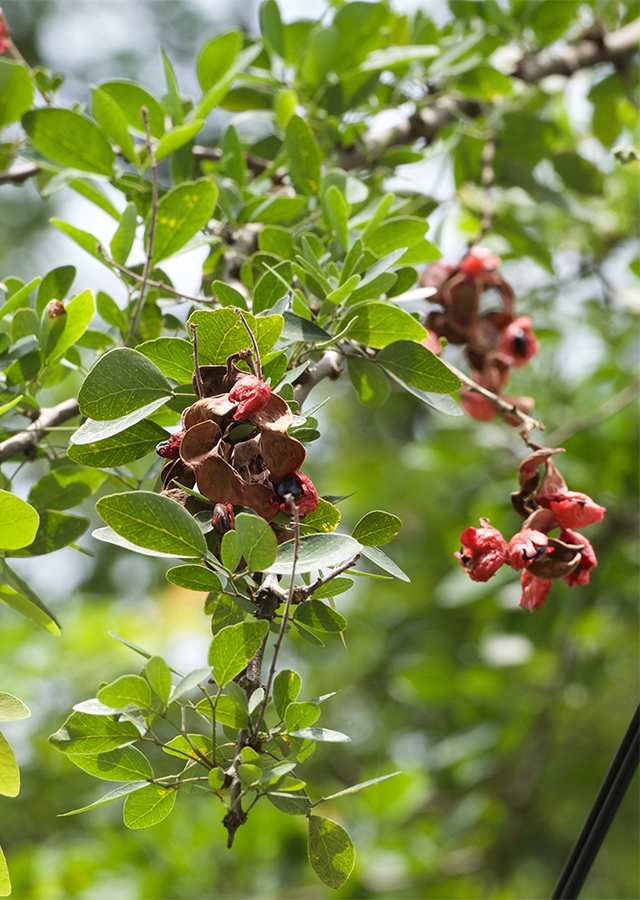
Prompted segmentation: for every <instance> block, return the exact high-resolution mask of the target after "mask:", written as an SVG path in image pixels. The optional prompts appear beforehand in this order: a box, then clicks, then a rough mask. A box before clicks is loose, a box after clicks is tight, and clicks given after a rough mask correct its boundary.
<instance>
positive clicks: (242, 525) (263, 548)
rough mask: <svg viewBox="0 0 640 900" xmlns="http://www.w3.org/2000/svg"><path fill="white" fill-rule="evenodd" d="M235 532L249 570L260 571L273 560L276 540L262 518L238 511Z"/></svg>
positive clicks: (276, 546)
mask: <svg viewBox="0 0 640 900" xmlns="http://www.w3.org/2000/svg"><path fill="white" fill-rule="evenodd" d="M236 534H237V536H238V545H239V547H240V552H241V553H242V556H244V558H245V560H246V563H247V567H248V568H249V570H250V571H251V572H262V571H263V570H264V569H267V568H268V567H269V566H270V565H271V563H272V562H273V561H274V560H275V558H276V554H277V552H278V542H277V541H276V536H275V534H274V532H273V530H272V529H271V528H269V526H268V525H267V523H266V522H265V521H264V519H261V518H259V517H258V516H252V515H249V514H248V513H239V514H238V515H237V516H236ZM211 590H213V588H211Z"/></svg>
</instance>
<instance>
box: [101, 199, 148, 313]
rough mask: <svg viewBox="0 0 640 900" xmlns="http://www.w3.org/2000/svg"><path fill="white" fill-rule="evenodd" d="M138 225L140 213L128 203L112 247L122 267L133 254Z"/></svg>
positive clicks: (133, 205)
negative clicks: (132, 249)
mask: <svg viewBox="0 0 640 900" xmlns="http://www.w3.org/2000/svg"><path fill="white" fill-rule="evenodd" d="M137 224H138V211H137V208H136V205H135V203H127V205H126V207H125V209H124V212H123V213H122V215H121V216H120V224H119V225H118V227H117V228H116V232H115V234H114V236H113V237H112V238H111V245H110V248H111V255H112V256H113V258H114V259H115V261H116V262H117V263H119V264H120V265H121V266H124V265H126V262H127V260H128V259H129V254H130V253H131V248H132V247H133V241H134V238H135V236H136V226H137ZM98 310H99V307H98ZM118 312H120V310H118ZM101 315H102V313H101ZM103 318H104V316H103ZM110 324H112V323H110ZM116 327H119V326H116Z"/></svg>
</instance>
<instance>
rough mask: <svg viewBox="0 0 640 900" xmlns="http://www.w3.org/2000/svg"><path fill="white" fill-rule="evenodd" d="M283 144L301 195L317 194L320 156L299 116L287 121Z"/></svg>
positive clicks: (309, 130) (309, 132)
mask: <svg viewBox="0 0 640 900" xmlns="http://www.w3.org/2000/svg"><path fill="white" fill-rule="evenodd" d="M284 142H285V146H286V148H287V155H288V157H289V164H290V171H291V177H292V179H293V180H294V182H295V183H296V185H297V186H298V188H299V189H300V190H301V191H302V192H303V193H305V194H318V192H319V190H320V160H321V158H322V154H321V152H320V148H319V146H318V143H317V141H316V139H315V137H314V134H313V132H312V131H311V129H310V128H309V126H308V125H307V123H306V122H305V121H304V119H301V118H300V116H291V118H290V119H289V122H288V124H287V127H286V130H285V138H284ZM425 230H426V228H425ZM423 233H424V232H423Z"/></svg>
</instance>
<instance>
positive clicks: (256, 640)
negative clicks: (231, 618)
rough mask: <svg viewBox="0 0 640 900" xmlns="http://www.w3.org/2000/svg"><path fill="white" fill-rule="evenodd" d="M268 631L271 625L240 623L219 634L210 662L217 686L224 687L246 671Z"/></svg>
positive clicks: (210, 655) (210, 651) (212, 649)
mask: <svg viewBox="0 0 640 900" xmlns="http://www.w3.org/2000/svg"><path fill="white" fill-rule="evenodd" d="M268 631H269V623H268V622H265V621H259V622H240V623H239V624H238V625H229V626H228V627H227V628H223V629H222V631H219V632H218V634H217V635H216V636H215V637H214V639H213V640H212V641H211V646H210V648H209V662H210V664H211V665H212V666H213V677H214V679H215V681H216V683H217V684H219V685H220V686H224V685H225V684H226V683H227V682H228V681H231V679H232V678H234V677H235V676H236V675H237V674H238V673H239V672H241V671H242V670H243V669H244V667H245V666H246V664H247V662H248V661H249V660H250V659H252V658H253V657H254V656H255V654H256V653H257V651H258V648H259V647H260V645H261V644H262V641H263V640H264V638H265V636H266V634H267V632H268Z"/></svg>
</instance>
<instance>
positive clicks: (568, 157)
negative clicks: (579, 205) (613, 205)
mask: <svg viewBox="0 0 640 900" xmlns="http://www.w3.org/2000/svg"><path fill="white" fill-rule="evenodd" d="M551 162H552V163H553V168H554V169H555V170H556V172H557V173H558V175H559V176H560V177H561V178H562V180H563V181H564V183H565V184H566V185H567V187H570V188H571V189H572V190H574V191H578V193H580V194H588V195H593V196H597V195H598V194H601V193H602V188H603V183H604V181H603V176H602V172H601V171H600V170H599V169H597V168H596V167H595V166H594V165H593V163H591V162H589V160H588V159H585V158H584V157H583V156H578V154H577V153H556V154H554V155H553V156H552V157H551Z"/></svg>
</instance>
